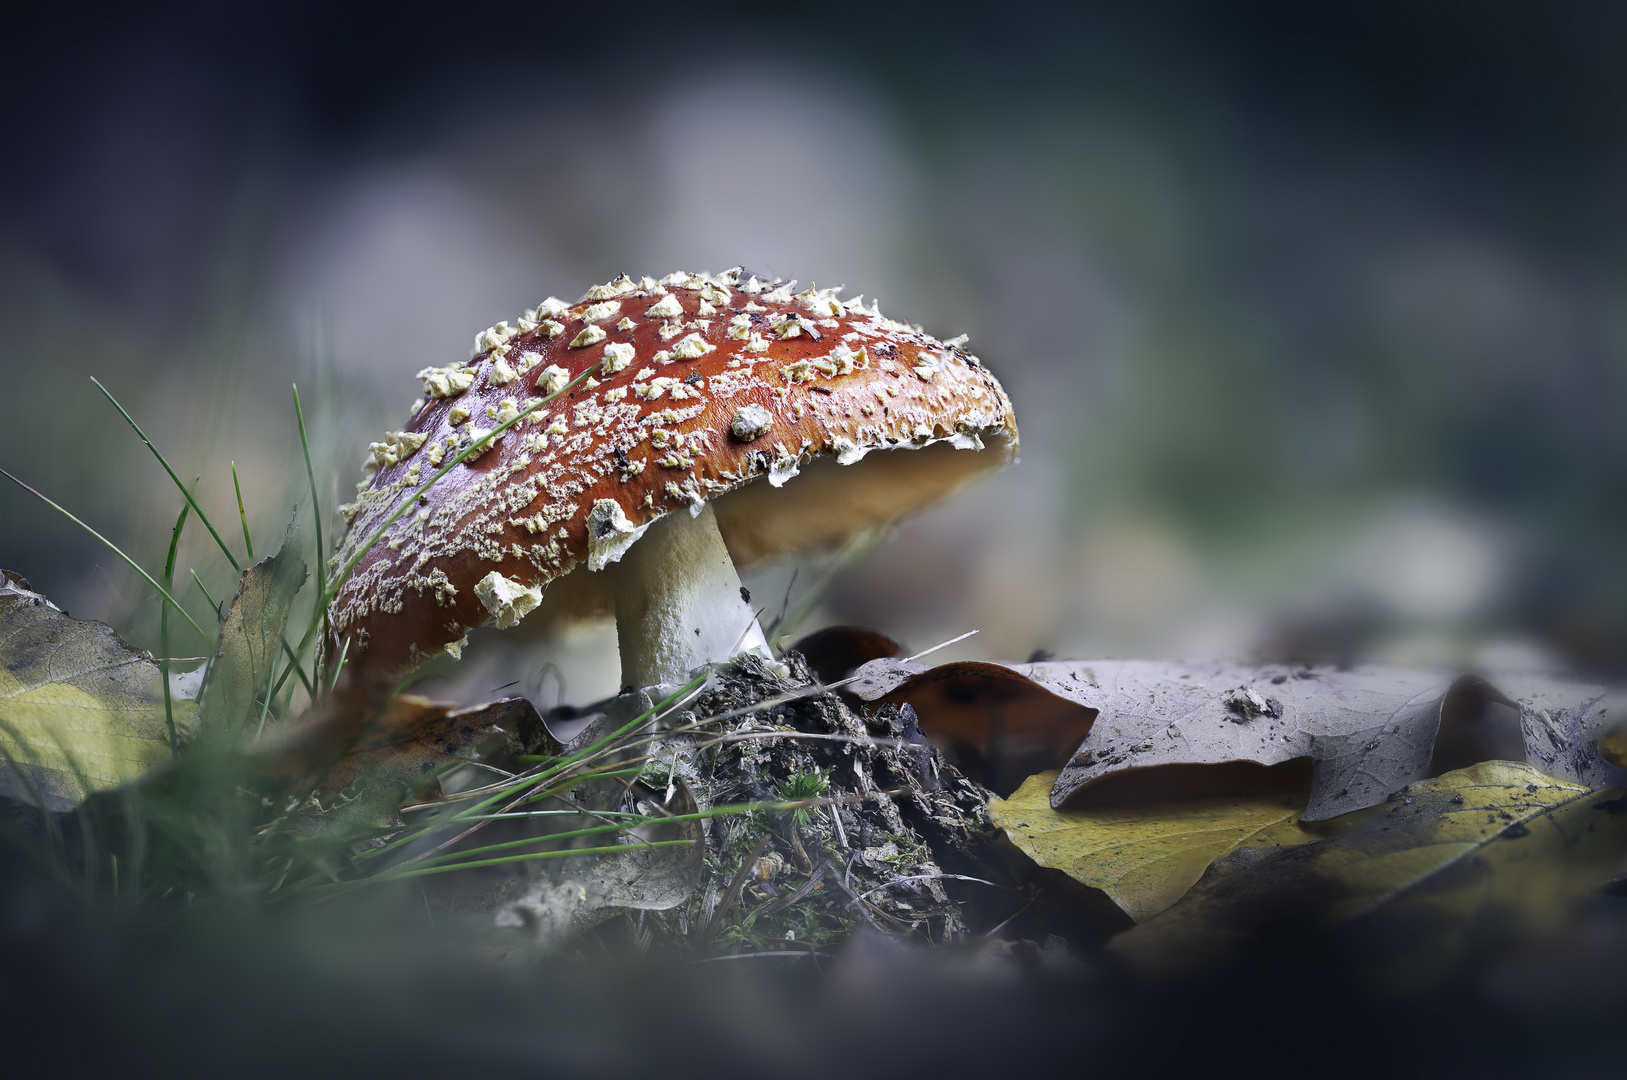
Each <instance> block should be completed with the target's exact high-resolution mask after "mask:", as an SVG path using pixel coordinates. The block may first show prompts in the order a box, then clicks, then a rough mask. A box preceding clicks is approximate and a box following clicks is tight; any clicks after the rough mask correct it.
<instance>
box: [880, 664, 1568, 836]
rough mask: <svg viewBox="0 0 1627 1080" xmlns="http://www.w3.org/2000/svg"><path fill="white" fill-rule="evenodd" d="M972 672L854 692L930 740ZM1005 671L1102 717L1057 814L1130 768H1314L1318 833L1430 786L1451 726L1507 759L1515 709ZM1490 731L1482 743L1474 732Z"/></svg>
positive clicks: (1422, 684) (1474, 697) (1298, 686)
mask: <svg viewBox="0 0 1627 1080" xmlns="http://www.w3.org/2000/svg"><path fill="white" fill-rule="evenodd" d="M979 666H980V667H983V668H988V667H1001V666H1000V665H987V664H985V665H979ZM963 667H964V665H957V664H946V665H943V667H941V668H935V669H932V670H931V671H930V672H918V671H913V670H910V669H909V668H907V667H905V666H904V665H899V664H897V663H896V662H895V661H889V660H878V661H873V662H872V663H869V664H866V665H865V666H864V667H863V668H862V669H861V673H862V674H864V675H865V676H867V678H866V679H865V680H862V681H861V683H859V684H856V687H857V692H858V693H859V694H860V696H861V697H864V698H866V699H867V700H881V699H885V700H896V699H905V700H908V701H909V702H910V703H911V704H912V705H914V706H915V709H916V712H917V713H918V714H919V715H920V717H921V726H922V729H923V730H926V731H928V732H929V733H930V732H932V731H934V730H935V728H936V725H937V723H938V718H937V712H936V711H935V709H936V708H937V707H938V705H939V703H940V702H943V701H945V700H953V699H954V698H955V697H956V696H957V695H959V696H962V697H975V692H974V689H973V687H972V686H971V680H970V679H968V678H966V677H965V675H964V673H963V672H962V670H961V669H962V668H963ZM1003 670H1007V671H1009V672H1010V673H1012V674H1013V675H1015V676H1017V677H1018V678H1020V679H1025V680H1028V681H1029V682H1031V683H1032V684H1033V685H1034V686H1035V687H1036V688H1037V689H1038V690H1042V691H1044V692H1045V694H1046V695H1048V696H1049V697H1051V698H1056V699H1062V700H1065V701H1068V702H1071V703H1074V704H1075V705H1077V706H1082V707H1085V708H1089V709H1094V710H1096V711H1097V712H1098V714H1099V715H1098V716H1097V718H1096V720H1095V723H1094V725H1093V726H1092V727H1091V728H1090V730H1089V734H1088V735H1086V736H1085V737H1084V739H1083V741H1082V742H1081V743H1080V745H1079V748H1078V750H1077V752H1076V753H1074V754H1073V755H1072V757H1071V758H1067V759H1065V760H1066V764H1064V765H1062V770H1061V773H1060V774H1059V776H1058V778H1057V783H1056V786H1055V788H1054V789H1053V790H1052V792H1051V804H1052V805H1053V806H1056V807H1061V806H1063V805H1065V804H1066V803H1067V802H1068V801H1069V800H1070V799H1071V798H1073V797H1075V795H1076V793H1078V792H1080V791H1082V790H1084V789H1086V788H1087V787H1089V786H1091V785H1093V784H1095V783H1098V782H1100V781H1101V780H1102V779H1103V778H1104V777H1107V776H1111V775H1113V774H1116V773H1119V772H1124V771H1128V770H1133V769H1149V768H1155V767H1164V766H1169V765H1188V764H1197V765H1204V764H1210V765H1212V764H1221V763H1225V762H1233V761H1252V762H1255V763H1258V764H1261V765H1278V764H1281V763H1283V762H1287V761H1291V760H1294V759H1296V758H1307V759H1309V760H1310V761H1311V762H1312V779H1311V793H1310V799H1309V802H1308V803H1307V805H1306V809H1305V813H1304V819H1305V820H1306V821H1322V820H1326V819H1328V818H1332V817H1337V816H1339V815H1341V814H1345V813H1349V812H1350V811H1352V810H1359V809H1361V808H1363V807H1367V806H1372V805H1374V804H1375V803H1378V802H1381V801H1382V800H1383V799H1384V798H1385V797H1386V796H1387V795H1389V794H1390V793H1391V792H1392V791H1395V790H1397V789H1399V788H1400V787H1402V786H1404V785H1405V784H1407V783H1409V782H1411V781H1413V780H1417V779H1421V778H1423V777H1424V776H1426V775H1428V774H1429V772H1430V771H1431V763H1432V760H1433V757H1434V753H1435V741H1436V735H1437V733H1438V732H1439V731H1440V729H1441V727H1442V723H1443V716H1444V717H1445V719H1446V722H1447V723H1448V726H1449V727H1450V728H1451V729H1452V731H1453V732H1454V733H1455V734H1454V746H1455V747H1457V748H1458V749H1457V750H1455V752H1460V753H1461V752H1467V751H1469V750H1473V749H1476V748H1478V749H1479V750H1480V751H1481V752H1482V754H1485V753H1487V752H1489V751H1490V750H1492V749H1494V748H1497V747H1500V746H1502V745H1503V742H1504V741H1505V740H1502V739H1500V738H1498V737H1497V732H1496V730H1495V725H1496V724H1497V723H1498V720H1497V717H1496V715H1495V710H1491V709H1489V708H1487V707H1489V706H1494V705H1498V704H1501V703H1509V704H1510V705H1512V702H1509V699H1507V698H1505V697H1504V696H1503V695H1502V694H1500V693H1499V692H1498V691H1497V690H1496V689H1495V688H1494V687H1492V686H1491V685H1490V684H1489V683H1486V682H1485V681H1484V680H1481V679H1476V678H1474V677H1462V678H1459V679H1453V678H1452V677H1451V676H1449V675H1446V674H1443V673H1440V672H1432V671H1420V670H1415V669H1410V668H1399V667H1358V668H1354V669H1351V670H1348V671H1339V670H1335V669H1333V668H1329V667H1317V668H1308V667H1300V668H1290V667H1285V666H1267V667H1244V666H1239V665H1233V664H1225V663H1220V662H1209V663H1191V662H1184V661H1159V660H1102V661H1089V662H1086V661H1066V662H1047V663H1040V664H1014V665H1011V666H1010V667H1009V668H1003ZM933 680H937V681H938V682H939V683H940V684H942V685H940V686H939V687H938V689H936V690H930V689H929V687H930V686H931V685H932V682H933ZM1037 700H1047V699H1046V698H1044V697H1040V698H1038V699H1037ZM1052 707H1054V706H1052ZM1482 714H1484V715H1482ZM948 715H949V716H950V717H951V718H953V717H954V716H956V715H957V713H956V712H955V711H954V710H950V711H949V712H948ZM1509 718H1510V721H1512V719H1513V714H1512V712H1510V714H1509ZM1584 719H1585V718H1584ZM1583 722H1584V721H1583V719H1579V720H1578V721H1577V722H1576V724H1575V725H1573V726H1576V727H1578V728H1580V726H1581V725H1582V724H1583ZM1482 725H1484V726H1485V730H1477V727H1480V726H1482ZM1592 741H1593V740H1591V739H1589V740H1588V742H1589V744H1590V745H1591V743H1592ZM1515 749H1516V750H1517V749H1518V739H1516V741H1515ZM1595 758H1597V755H1596V754H1595ZM1058 763H1059V762H1053V763H1052V767H1054V765H1055V764H1058Z"/></svg>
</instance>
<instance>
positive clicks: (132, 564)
mask: <svg viewBox="0 0 1627 1080" xmlns="http://www.w3.org/2000/svg"><path fill="white" fill-rule="evenodd" d="M0 476H4V477H5V478H6V479H7V480H10V481H11V482H12V483H13V484H16V485H17V486H18V487H20V488H22V489H23V490H24V491H26V492H28V493H29V494H30V495H32V496H34V497H35V498H36V499H38V500H40V501H41V502H43V503H44V504H45V505H46V506H49V507H50V508H51V509H53V510H55V511H56V512H57V513H59V514H61V515H62V516H63V517H65V518H67V519H68V520H69V521H71V522H73V523H74V524H75V525H77V526H79V527H80V528H81V529H84V530H85V531H86V532H88V533H90V535H92V536H94V537H95V538H96V539H98V540H100V541H101V542H102V544H103V546H105V547H106V548H107V550H109V551H111V552H112V553H113V554H115V555H117V556H118V557H119V558H121V559H123V560H124V563H125V565H126V566H128V567H129V568H130V569H132V570H134V571H135V572H136V573H138V574H140V575H141V577H142V580H144V581H146V583H147V584H149V585H151V586H152V587H153V588H154V589H156V590H157V591H158V595H159V596H161V597H162V598H163V599H164V600H166V601H168V603H169V605H170V606H171V607H173V608H174V609H175V611H176V613H177V614H179V615H180V616H181V618H183V619H185V620H186V624H187V625H188V626H190V627H192V629H194V630H196V631H197V632H198V635H199V636H200V637H203V638H205V639H207V638H208V637H209V635H208V634H205V633H204V632H203V628H202V627H201V626H199V625H198V624H197V623H195V622H193V621H192V616H190V615H188V614H187V613H186V609H185V608H183V607H182V606H181V605H180V604H178V603H176V601H175V597H173V596H171V595H170V594H169V590H168V589H166V588H164V586H162V585H160V584H159V583H158V582H157V581H155V580H153V576H152V575H151V574H149V573H147V571H145V570H143V569H142V568H141V564H139V563H137V562H136V561H135V560H134V559H132V558H130V556H128V555H126V554H125V553H124V552H123V551H122V550H121V549H120V548H119V545H117V544H115V543H114V542H113V541H111V540H109V539H108V538H107V537H105V536H103V535H102V534H101V533H99V532H97V531H96V530H95V529H93V528H91V527H90V526H89V525H86V524H85V523H84V522H83V521H80V520H79V519H78V518H76V517H74V516H73V515H72V514H71V513H69V512H68V511H67V509H65V508H64V507H62V506H59V505H57V504H56V503H54V502H52V501H51V500H50V499H48V498H46V497H45V495H44V494H42V493H41V492H39V491H36V490H34V489H33V488H31V487H29V486H28V485H27V484H25V483H23V482H22V481H21V480H19V479H17V478H16V477H15V476H13V475H11V474H10V473H8V472H6V470H4V469H0ZM188 498H191V496H188Z"/></svg>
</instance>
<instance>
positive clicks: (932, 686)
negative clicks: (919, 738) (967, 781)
mask: <svg viewBox="0 0 1627 1080" xmlns="http://www.w3.org/2000/svg"><path fill="white" fill-rule="evenodd" d="M882 665H891V666H890V667H886V668H883V667H882ZM917 666H918V665H913V664H912V665H908V666H906V665H901V664H897V663H896V662H892V661H877V662H874V663H869V664H866V665H864V667H863V668H861V669H860V670H861V672H863V673H865V674H866V675H867V676H868V677H867V678H865V679H861V680H860V681H859V682H857V683H854V684H852V686H851V689H852V690H853V691H854V692H855V693H856V694H857V695H858V696H859V697H860V698H861V699H864V700H867V701H875V702H878V703H880V702H895V703H898V704H903V703H906V702H907V703H908V704H909V705H910V706H911V707H912V708H914V710H915V715H916V717H917V720H918V722H919V723H920V725H921V731H922V732H923V733H925V735H926V736H927V738H928V739H930V740H932V742H933V743H934V744H936V745H937V746H939V747H940V748H941V749H942V750H943V751H944V753H945V755H946V756H947V757H948V758H949V760H950V762H951V763H952V764H953V765H955V767H956V768H958V769H960V770H961V771H962V772H963V773H965V774H966V775H967V776H969V777H971V778H972V779H974V780H977V781H979V782H981V783H983V784H984V785H986V786H987V787H989V788H991V789H993V790H994V791H996V792H999V793H1000V794H1001V795H1009V794H1010V793H1011V792H1013V791H1015V790H1016V789H1017V787H1018V786H1019V785H1020V784H1021V783H1022V782H1023V780H1024V779H1026V778H1027V777H1029V776H1031V775H1033V774H1034V773H1036V772H1044V771H1045V770H1047V769H1054V768H1056V767H1057V766H1058V765H1059V764H1061V763H1062V762H1063V761H1066V760H1067V758H1068V754H1069V752H1070V751H1071V750H1072V749H1073V748H1074V747H1075V746H1077V745H1079V740H1081V739H1083V738H1084V737H1085V736H1086V735H1087V734H1088V733H1089V731H1090V729H1091V725H1092V724H1093V723H1094V722H1095V720H1096V710H1095V709H1094V708H1092V707H1089V706H1083V705H1081V704H1080V703H1078V702H1077V701H1075V700H1071V699H1070V698H1068V697H1065V696H1062V695H1059V694H1057V693H1054V692H1053V691H1051V690H1050V689H1048V688H1047V687H1045V686H1043V685H1042V684H1040V683H1039V682H1038V681H1036V680H1035V679H1033V678H1030V677H1029V676H1027V675H1025V674H1023V673H1022V671H1021V669H1019V668H1010V667H1005V666H1003V665H1001V664H989V663H983V662H980V661H975V660H963V661H958V662H956V663H952V664H943V665H940V666H939V667H935V668H929V669H925V670H920V671H914V670H912V669H914V668H915V667H917ZM897 676H902V677H897Z"/></svg>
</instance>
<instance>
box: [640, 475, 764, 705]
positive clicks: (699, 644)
mask: <svg viewBox="0 0 1627 1080" xmlns="http://www.w3.org/2000/svg"><path fill="white" fill-rule="evenodd" d="M615 574H616V586H615V592H616V641H617V644H618V645H619V646H620V648H621V681H622V685H624V686H634V687H645V686H655V685H658V684H661V683H668V684H671V683H682V682H684V681H685V680H687V679H688V678H689V673H690V672H691V671H693V670H694V669H695V668H698V667H700V666H701V665H702V664H710V663H715V662H716V661H719V660H727V659H728V658H729V657H730V656H733V655H734V654H736V653H739V652H755V653H758V654H760V655H762V656H765V657H769V658H772V655H773V654H772V653H771V652H770V651H769V648H768V640H767V639H766V638H765V637H764V636H763V630H762V627H760V626H758V625H757V617H756V615H755V614H753V613H752V610H751V606H750V605H749V604H747V602H746V600H745V598H744V596H743V595H742V592H741V587H740V576H739V575H738V574H736V573H735V570H734V561H733V560H732V559H730V558H729V550H728V548H726V547H724V545H723V536H722V534H721V533H719V532H718V531H717V518H716V517H715V516H714V515H713V513H712V507H711V506H710V505H707V506H705V507H703V508H702V509H701V512H700V513H699V514H698V515H696V516H694V517H690V515H689V514H688V513H687V512H685V511H682V510H679V511H677V512H675V513H671V514H668V515H667V516H666V517H663V518H662V519H660V520H659V521H656V522H654V523H652V524H651V525H650V526H649V529H648V530H647V531H646V532H645V533H644V535H643V536H642V537H640V538H639V539H638V540H637V542H636V543H634V544H632V546H631V547H629V548H628V549H627V551H626V553H625V554H624V555H622V557H621V560H620V563H619V565H618V566H617V567H616V570H615Z"/></svg>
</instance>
